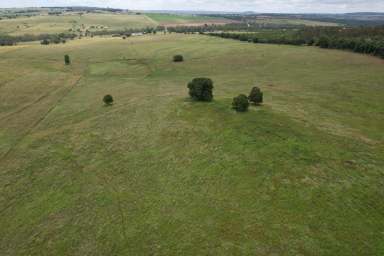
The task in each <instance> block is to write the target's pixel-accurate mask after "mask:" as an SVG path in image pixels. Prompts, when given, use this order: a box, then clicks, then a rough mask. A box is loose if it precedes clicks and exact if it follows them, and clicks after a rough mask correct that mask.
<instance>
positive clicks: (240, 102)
mask: <svg viewBox="0 0 384 256" xmlns="http://www.w3.org/2000/svg"><path fill="white" fill-rule="evenodd" d="M248 107H249V101H248V97H247V96H246V95H244V94H240V95H239V96H237V97H235V98H233V101H232V108H233V109H234V110H236V111H237V112H246V111H248Z"/></svg>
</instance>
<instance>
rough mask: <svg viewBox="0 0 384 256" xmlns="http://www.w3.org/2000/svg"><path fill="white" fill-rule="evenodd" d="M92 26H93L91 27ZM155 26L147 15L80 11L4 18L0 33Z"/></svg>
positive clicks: (35, 32) (16, 33)
mask: <svg viewBox="0 0 384 256" xmlns="http://www.w3.org/2000/svg"><path fill="white" fill-rule="evenodd" d="M82 25H84V27H83V26H82ZM92 26H93V28H91V27H92ZM153 26H157V23H156V22H155V21H153V20H152V19H150V18H148V17H147V16H145V15H134V14H108V13H98V14H94V13H89V14H83V15H79V14H78V13H69V14H65V15H60V16H49V15H39V16H33V17H30V18H27V17H22V18H17V19H4V20H1V21H0V33H5V34H10V35H23V34H45V33H46V34H54V33H62V32H68V30H69V29H73V30H74V31H76V30H77V29H79V28H80V29H84V28H87V29H89V30H90V31H97V30H123V29H130V28H145V27H153Z"/></svg>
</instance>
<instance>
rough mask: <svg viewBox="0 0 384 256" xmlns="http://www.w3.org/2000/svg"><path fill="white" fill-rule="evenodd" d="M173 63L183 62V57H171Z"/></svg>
mask: <svg viewBox="0 0 384 256" xmlns="http://www.w3.org/2000/svg"><path fill="white" fill-rule="evenodd" d="M173 61H174V62H183V61H184V57H183V55H175V56H173Z"/></svg>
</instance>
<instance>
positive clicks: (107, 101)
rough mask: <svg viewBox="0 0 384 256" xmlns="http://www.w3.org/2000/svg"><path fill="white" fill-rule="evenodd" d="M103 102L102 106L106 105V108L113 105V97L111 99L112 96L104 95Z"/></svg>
mask: <svg viewBox="0 0 384 256" xmlns="http://www.w3.org/2000/svg"><path fill="white" fill-rule="evenodd" d="M103 102H104V104H105V105H107V106H110V105H112V103H113V97H112V95H109V94H107V95H105V96H104V98H103Z"/></svg>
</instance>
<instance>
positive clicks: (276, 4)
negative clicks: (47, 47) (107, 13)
mask: <svg viewBox="0 0 384 256" xmlns="http://www.w3.org/2000/svg"><path fill="white" fill-rule="evenodd" d="M70 5H72V6H73V5H76V6H80V5H81V6H100V7H115V8H127V9H144V10H213V11H256V12H291V13H296V12H297V13H298V12H328V13H335V12H355V11H381V12H384V0H232V1H230V0H8V1H4V0H0V7H25V6H70Z"/></svg>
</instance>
